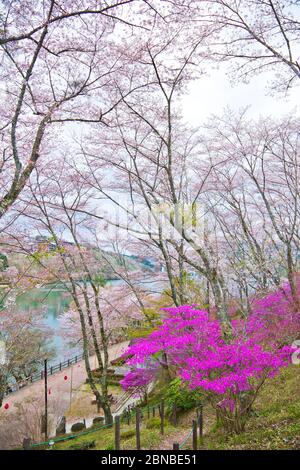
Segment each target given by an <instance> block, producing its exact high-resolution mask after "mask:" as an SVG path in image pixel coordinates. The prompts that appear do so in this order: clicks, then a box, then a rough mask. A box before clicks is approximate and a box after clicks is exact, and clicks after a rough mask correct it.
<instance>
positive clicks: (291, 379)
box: [203, 366, 300, 450]
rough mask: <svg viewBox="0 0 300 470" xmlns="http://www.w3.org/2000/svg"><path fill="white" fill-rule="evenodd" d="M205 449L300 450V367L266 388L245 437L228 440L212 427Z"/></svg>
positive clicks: (257, 403) (291, 369)
mask: <svg viewBox="0 0 300 470" xmlns="http://www.w3.org/2000/svg"><path fill="white" fill-rule="evenodd" d="M203 448H206V449H225V450H226V449H253V450H276V449H279V450H280V449H282V450H283V449H300V367H299V366H290V367H289V368H287V369H286V370H284V371H282V373H281V374H280V375H279V376H278V377H276V378H274V379H272V380H270V381H269V382H267V383H266V384H265V386H264V388H263V390H262V391H261V394H260V395H259V397H258V399H257V401H256V402H255V405H254V414H253V416H252V417H251V418H250V420H249V422H248V423H247V426H246V430H245V432H244V433H242V434H239V435H233V436H226V435H224V434H223V433H222V432H221V431H220V430H219V429H216V427H215V426H212V428H211V430H210V432H209V433H208V434H207V435H206V436H205V439H204V445H203Z"/></svg>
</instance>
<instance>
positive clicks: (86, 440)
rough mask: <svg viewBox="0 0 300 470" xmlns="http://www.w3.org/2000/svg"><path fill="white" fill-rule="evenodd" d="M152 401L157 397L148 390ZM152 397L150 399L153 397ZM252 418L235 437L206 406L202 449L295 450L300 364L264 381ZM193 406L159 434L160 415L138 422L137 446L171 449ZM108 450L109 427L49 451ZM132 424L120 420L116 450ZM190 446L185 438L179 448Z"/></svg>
mask: <svg viewBox="0 0 300 470" xmlns="http://www.w3.org/2000/svg"><path fill="white" fill-rule="evenodd" d="M154 397H155V399H157V398H158V395H157V394H154ZM154 397H153V398H154ZM253 411H254V412H253V416H252V417H251V418H250V419H249V421H248V423H247V426H246V430H245V432H244V433H242V434H239V435H231V436H230V435H225V434H224V433H222V431H221V430H220V429H219V428H217V426H216V424H215V414H214V412H213V410H211V409H209V407H208V406H206V407H205V408H204V429H205V435H204V441H203V445H202V447H201V448H203V449H224V450H230V449H241V450H246V449H253V450H276V449H278V450H280V449H291V450H292V449H300V367H299V366H290V367H289V368H287V369H286V370H283V371H282V373H281V374H280V375H279V376H278V377H276V378H274V379H272V380H270V381H269V382H267V383H266V384H265V386H264V387H263V389H262V390H261V393H260V395H259V397H258V399H257V401H256V402H255V406H254V410H253ZM194 415H195V410H190V411H189V412H188V413H185V414H184V415H181V417H180V424H179V426H178V427H177V428H175V427H173V426H172V425H171V424H170V423H169V422H168V420H166V424H165V435H164V437H162V436H161V434H160V419H159V418H158V417H157V416H156V417H155V418H153V417H151V418H150V419H149V420H147V419H146V417H145V419H144V420H143V424H142V427H141V447H142V449H157V448H162V447H161V446H162V445H164V446H165V447H164V448H166V449H171V447H172V442H182V441H183V436H184V435H187V432H188V431H189V429H190V427H191V422H192V419H194ZM74 446H75V449H84V448H88V449H90V450H113V449H114V429H113V428H104V429H101V430H97V431H94V432H92V433H89V434H86V435H83V436H79V437H76V438H74V439H71V440H69V441H64V442H59V443H57V444H55V445H54V446H53V448H54V450H67V449H72V448H73V449H74ZM135 447H136V441H135V423H134V420H133V421H132V422H131V424H130V425H127V424H125V423H122V424H121V449H124V450H130V449H135ZM189 448H191V439H189V440H188V442H187V444H186V446H185V449H189Z"/></svg>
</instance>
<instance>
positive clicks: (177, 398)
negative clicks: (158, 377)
mask: <svg viewBox="0 0 300 470" xmlns="http://www.w3.org/2000/svg"><path fill="white" fill-rule="evenodd" d="M201 398H203V395H202V394H201V393H199V391H197V390H193V391H191V390H190V389H189V387H188V386H187V384H186V383H184V382H183V381H182V379H181V378H180V377H176V379H174V380H172V381H171V382H170V383H169V385H168V388H167V390H166V392H165V403H166V406H167V414H171V413H172V410H173V403H176V408H177V410H179V411H180V410H183V411H186V410H190V409H191V408H194V407H195V406H196V405H197V404H198V403H199V401H201Z"/></svg>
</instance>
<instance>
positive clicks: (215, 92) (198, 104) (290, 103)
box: [182, 64, 300, 126]
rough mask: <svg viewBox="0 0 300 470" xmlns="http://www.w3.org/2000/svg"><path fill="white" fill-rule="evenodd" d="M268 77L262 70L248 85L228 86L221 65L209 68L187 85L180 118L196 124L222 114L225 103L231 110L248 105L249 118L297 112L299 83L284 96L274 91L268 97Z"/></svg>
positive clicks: (299, 112) (298, 112)
mask: <svg viewBox="0 0 300 470" xmlns="http://www.w3.org/2000/svg"><path fill="white" fill-rule="evenodd" d="M227 66H228V64H227ZM271 76H272V75H269V74H267V73H264V74H260V75H258V76H256V77H254V78H252V79H251V81H250V83H248V84H243V83H237V84H235V85H232V84H231V83H230V81H229V78H228V77H227V76H226V69H225V66H223V67H222V68H221V67H220V69H219V70H213V71H212V72H211V73H210V75H204V76H203V77H201V78H200V79H198V80H197V81H195V82H192V84H191V85H190V86H189V93H188V94H187V95H186V96H185V97H184V98H183V100H182V104H183V114H184V118H185V120H186V121H188V122H189V123H190V124H192V125H193V126H199V125H201V124H203V122H204V121H205V120H206V119H207V118H208V116H209V115H210V114H222V110H223V109H224V108H225V107H226V106H229V107H230V108H232V109H234V110H238V109H240V108H243V107H245V106H250V109H249V111H248V115H249V117H250V116H251V117H253V118H258V117H260V116H266V115H267V116H268V115H269V116H273V117H276V116H278V117H279V116H280V115H282V114H286V113H288V112H290V111H293V112H295V113H296V114H298V115H300V108H299V105H298V106H297V104H298V103H299V95H300V93H299V92H300V88H299V86H295V85H294V87H293V88H292V90H291V91H290V92H289V96H288V97H284V96H283V94H282V93H279V92H277V91H275V92H273V96H271V93H270V88H268V84H269V80H270V77H271ZM273 76H274V73H273ZM299 84H300V80H299Z"/></svg>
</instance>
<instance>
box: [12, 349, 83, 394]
mask: <svg viewBox="0 0 300 470" xmlns="http://www.w3.org/2000/svg"><path fill="white" fill-rule="evenodd" d="M83 359H84V354H83V353H82V354H77V356H74V357H72V358H70V359H66V360H65V361H62V362H59V363H58V364H55V365H54V366H49V367H48V368H47V374H48V375H53V374H55V373H56V372H60V371H62V370H63V369H67V368H68V367H70V366H71V365H73V364H77V362H79V361H82V360H83ZM43 379H44V369H43V370H41V371H40V372H36V373H35V374H32V375H30V376H29V377H26V378H25V379H23V380H21V381H20V382H17V383H15V384H12V385H10V386H9V387H8V388H7V389H6V391H5V394H4V396H7V395H10V394H11V393H14V392H17V391H19V390H21V389H22V388H24V387H27V386H28V385H30V384H32V383H34V382H38V381H39V380H43Z"/></svg>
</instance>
